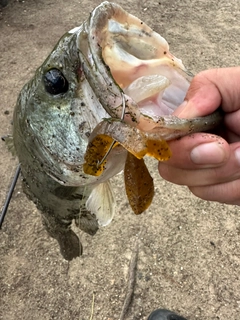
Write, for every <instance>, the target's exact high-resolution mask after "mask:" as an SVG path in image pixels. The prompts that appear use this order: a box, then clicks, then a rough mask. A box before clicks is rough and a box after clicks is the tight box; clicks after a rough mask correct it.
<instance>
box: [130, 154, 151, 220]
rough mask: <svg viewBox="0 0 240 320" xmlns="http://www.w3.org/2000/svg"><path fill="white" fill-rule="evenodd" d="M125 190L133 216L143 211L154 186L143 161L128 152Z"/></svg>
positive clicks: (149, 202) (147, 205) (148, 204)
mask: <svg viewBox="0 0 240 320" xmlns="http://www.w3.org/2000/svg"><path fill="white" fill-rule="evenodd" d="M124 180H125V189H126V193H127V197H128V201H129V203H130V206H131V207H132V210H133V212H134V213H135V214H140V213H142V212H143V211H145V210H146V209H147V208H148V207H149V206H150V204H151V203H152V199H153V196H154V184H153V178H152V177H151V175H150V173H149V171H148V168H147V167H146V164H145V162H144V160H143V159H138V158H136V157H134V155H132V154H131V153H129V152H128V155H127V160H126V163H125V169H124Z"/></svg>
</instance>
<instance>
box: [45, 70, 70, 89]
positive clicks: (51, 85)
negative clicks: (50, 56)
mask: <svg viewBox="0 0 240 320" xmlns="http://www.w3.org/2000/svg"><path fill="white" fill-rule="evenodd" d="M43 82H44V86H45V89H46V91H47V92H48V93H50V94H52V95H57V94H60V93H66V92H67V91H68V81H67V79H66V78H65V77H64V75H63V73H62V72H61V71H60V70H58V69H55V68H53V69H50V70H48V71H47V72H46V73H45V74H44V76H43Z"/></svg>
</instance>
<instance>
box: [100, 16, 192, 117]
mask: <svg viewBox="0 0 240 320" xmlns="http://www.w3.org/2000/svg"><path fill="white" fill-rule="evenodd" d="M128 16H129V17H128V22H123V21H117V20H115V19H114V18H112V19H110V20H108V25H107V26H106V28H105V32H104V37H103V38H102V43H101V46H102V56H103V59H104V61H105V63H106V64H107V65H108V66H109V67H110V70H111V73H112V76H113V77H114V79H115V81H116V82H117V83H118V85H119V86H120V87H121V88H122V89H123V91H124V92H125V93H126V94H127V95H128V96H130V97H131V98H132V99H133V100H135V101H136V102H137V103H138V107H139V108H140V110H141V113H143V114H145V115H147V116H150V117H151V116H162V115H169V114H171V113H172V112H173V111H174V110H175V109H176V108H177V107H178V106H179V105H180V104H181V103H182V102H183V100H184V97H185V95H186V92H187V90H188V87H189V81H188V80H187V74H186V70H185V67H184V65H183V64H182V61H181V60H180V59H177V58H176V57H175V56H173V55H172V54H171V53H170V51H169V46H168V43H167V42H166V40H165V39H164V38H163V37H161V36H160V35H159V34H157V33H156V32H154V31H153V30H152V29H150V28H149V27H148V26H147V25H145V24H144V23H143V22H141V21H140V20H139V19H138V18H136V17H134V16H132V15H128Z"/></svg>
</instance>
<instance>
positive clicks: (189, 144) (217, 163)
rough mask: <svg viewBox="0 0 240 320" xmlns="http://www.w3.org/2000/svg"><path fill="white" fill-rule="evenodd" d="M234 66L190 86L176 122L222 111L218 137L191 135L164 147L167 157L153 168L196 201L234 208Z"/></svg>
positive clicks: (238, 143) (238, 146)
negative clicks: (188, 192)
mask: <svg viewBox="0 0 240 320" xmlns="http://www.w3.org/2000/svg"><path fill="white" fill-rule="evenodd" d="M239 82H240V67H235V68H223V69H212V70H206V71H203V72H201V73H199V74H198V75H197V76H196V77H194V79H193V80H192V82H191V85H190V88H189V90H188V92H187V95H186V98H185V102H184V103H183V104H182V105H181V106H180V107H178V108H177V110H175V112H174V115H176V116H178V117H180V118H193V117H200V116H205V115H207V114H211V113H212V112H213V111H214V110H216V109H217V108H218V107H219V106H221V108H222V110H223V111H224V119H223V124H222V128H221V137H220V136H217V135H213V134H208V133H194V134H191V135H188V136H186V137H183V138H181V139H180V140H175V141H171V142H169V146H170V149H171V150H172V153H173V156H172V157H171V158H170V160H168V161H167V162H160V163H159V173H160V175H161V176H162V177H163V178H164V179H166V180H168V181H170V182H173V183H176V184H180V185H186V186H188V187H189V189H190V190H191V191H192V193H193V194H195V195H196V196H198V197H200V198H202V199H204V200H210V201H218V202H221V203H227V204H236V205H240V85H239Z"/></svg>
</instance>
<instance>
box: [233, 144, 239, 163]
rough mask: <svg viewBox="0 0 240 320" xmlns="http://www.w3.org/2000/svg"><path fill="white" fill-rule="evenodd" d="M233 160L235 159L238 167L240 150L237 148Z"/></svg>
mask: <svg viewBox="0 0 240 320" xmlns="http://www.w3.org/2000/svg"><path fill="white" fill-rule="evenodd" d="M234 153H235V158H236V159H237V162H238V165H240V148H237V149H236V150H235V151H234Z"/></svg>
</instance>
